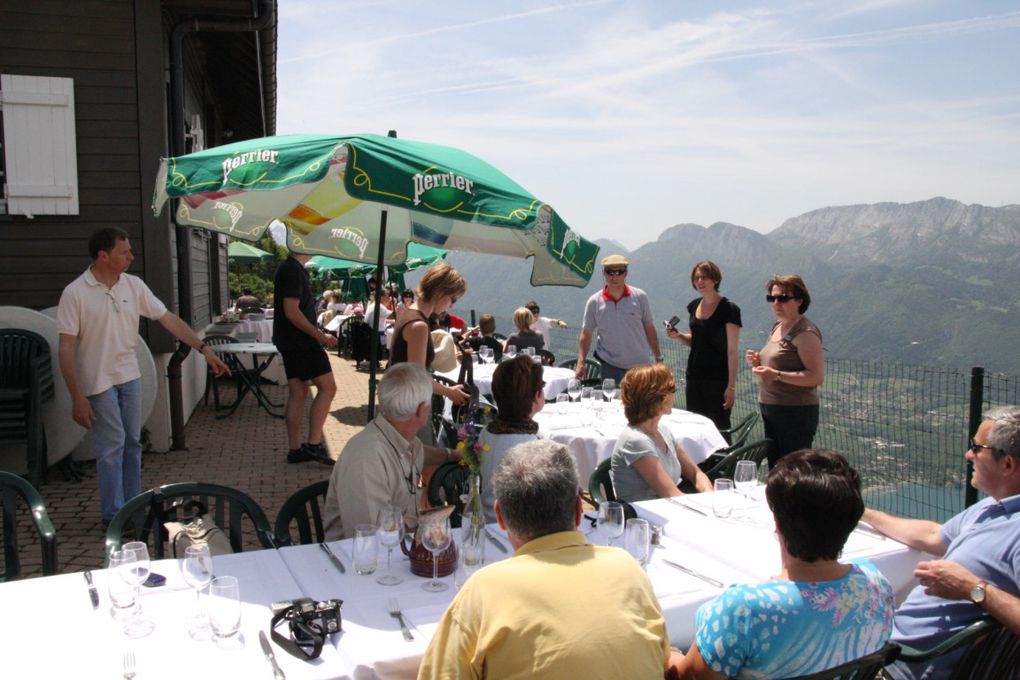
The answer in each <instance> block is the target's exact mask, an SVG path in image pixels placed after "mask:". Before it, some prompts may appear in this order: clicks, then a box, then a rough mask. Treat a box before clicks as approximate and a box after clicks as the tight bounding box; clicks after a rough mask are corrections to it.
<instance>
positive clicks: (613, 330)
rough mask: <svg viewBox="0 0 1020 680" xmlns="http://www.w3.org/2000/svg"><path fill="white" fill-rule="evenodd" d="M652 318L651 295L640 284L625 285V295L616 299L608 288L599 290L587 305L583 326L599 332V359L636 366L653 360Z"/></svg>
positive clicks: (597, 346)
mask: <svg viewBox="0 0 1020 680" xmlns="http://www.w3.org/2000/svg"><path fill="white" fill-rule="evenodd" d="M650 323H655V322H654V321H653V320H652V308H651V305H649V303H648V295H646V294H645V291H643V290H641V289H640V288H635V287H633V286H627V285H625V286H624V287H623V296H622V297H621V298H620V299H619V300H614V299H613V298H612V297H610V296H609V292H608V290H607V289H606V288H603V289H602V290H601V291H599V292H598V293H595V294H594V295H592V296H591V297H590V298H588V302H587V303H586V304H585V306H584V321H583V324H582V328H584V329H585V330H589V331H592V332H594V333H597V334H598V339H597V340H596V342H595V353H596V354H598V357H599V359H601V360H602V361H605V362H606V363H607V364H611V365H613V366H616V367H618V368H628V369H629V368H634V367H635V366H645V365H648V364H650V363H652V361H651V360H652V350H651V348H649V347H648V336H647V335H645V325H646V324H650Z"/></svg>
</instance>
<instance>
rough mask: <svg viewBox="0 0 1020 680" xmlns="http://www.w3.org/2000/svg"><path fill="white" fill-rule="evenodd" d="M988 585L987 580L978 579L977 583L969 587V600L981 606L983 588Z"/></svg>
mask: <svg viewBox="0 0 1020 680" xmlns="http://www.w3.org/2000/svg"><path fill="white" fill-rule="evenodd" d="M987 587H988V581H978V582H977V585H976V586H974V587H973V588H971V589H970V601H971V602H973V603H974V604H976V605H978V606H981V605H983V604H984V603H985V595H986V594H987V593H986V592H985V589H986V588H987Z"/></svg>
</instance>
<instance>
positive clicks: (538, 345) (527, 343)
mask: <svg viewBox="0 0 1020 680" xmlns="http://www.w3.org/2000/svg"><path fill="white" fill-rule="evenodd" d="M533 323H535V317H534V316H533V315H532V313H531V312H530V311H528V309H527V308H525V307H518V308H517V309H516V310H515V311H514V325H515V326H517V332H516V333H513V334H512V335H511V336H510V337H509V338H507V339H506V341H505V342H504V343H503V351H504V352H505V351H506V349H507V347H511V346H512V347H516V348H517V351H518V352H521V351H523V350H524V349H526V348H528V347H531V348H532V349H534V350H536V351H537V350H540V349H544V348H545V341H544V340H543V339H542V336H541V335H540V334H538V333H536V332H535V331H533V330H531V324H533Z"/></svg>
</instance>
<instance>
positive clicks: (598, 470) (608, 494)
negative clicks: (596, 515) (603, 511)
mask: <svg viewBox="0 0 1020 680" xmlns="http://www.w3.org/2000/svg"><path fill="white" fill-rule="evenodd" d="M612 463H613V459H612V458H606V459H605V460H604V461H602V462H601V463H599V464H598V465H597V466H596V467H595V470H594V471H593V472H592V473H591V477H589V478H588V495H589V496H591V502H592V505H594V506H595V508H596V509H598V507H599V506H600V505H602V504H603V503H605V502H606V501H615V500H616V492H615V491H614V490H613V479H612V477H610V476H609V468H610V467H612Z"/></svg>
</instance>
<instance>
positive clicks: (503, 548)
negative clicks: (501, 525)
mask: <svg viewBox="0 0 1020 680" xmlns="http://www.w3.org/2000/svg"><path fill="white" fill-rule="evenodd" d="M485 537H486V538H487V539H489V540H490V541H492V544H493V545H495V546H496V547H497V548H499V551H500V552H501V553H503V554H504V555H505V554H506V553H507V549H506V546H505V545H503V542H502V541H500V540H499V539H498V538H496V537H495V536H493V535H492V532H491V531H489V530H488V529H486V530H485Z"/></svg>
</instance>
